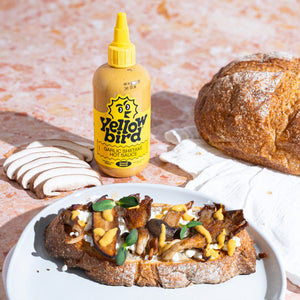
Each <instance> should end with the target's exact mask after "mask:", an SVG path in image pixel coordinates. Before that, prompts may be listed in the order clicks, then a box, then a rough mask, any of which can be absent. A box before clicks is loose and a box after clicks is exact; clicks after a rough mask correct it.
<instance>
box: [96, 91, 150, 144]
mask: <svg viewBox="0 0 300 300" xmlns="http://www.w3.org/2000/svg"><path fill="white" fill-rule="evenodd" d="M107 107H108V115H109V117H104V116H101V117H100V124H101V128H100V130H101V131H103V132H104V133H105V136H104V141H105V142H108V143H116V144H126V143H127V142H128V141H130V142H132V143H136V142H140V141H141V131H142V128H143V127H144V125H145V122H146V120H147V118H149V117H148V114H141V115H140V116H139V114H138V110H137V107H138V106H137V104H136V103H135V99H134V98H129V97H128V96H125V97H121V96H120V95H118V96H117V97H116V98H111V101H110V104H109V105H108V106H107Z"/></svg>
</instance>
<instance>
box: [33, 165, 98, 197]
mask: <svg viewBox="0 0 300 300" xmlns="http://www.w3.org/2000/svg"><path fill="white" fill-rule="evenodd" d="M61 175H89V176H93V177H99V174H98V173H97V172H96V171H95V170H93V169H88V168H81V167H77V168H76V167H60V168H53V169H50V170H47V171H44V172H42V173H40V174H38V175H37V176H36V177H35V178H34V180H32V181H31V184H30V189H31V190H32V191H34V190H35V189H36V188H37V186H38V185H39V184H41V183H42V182H44V181H45V180H48V179H50V178H52V177H56V176H61Z"/></svg>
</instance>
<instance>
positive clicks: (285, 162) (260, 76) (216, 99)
mask: <svg viewBox="0 0 300 300" xmlns="http://www.w3.org/2000/svg"><path fill="white" fill-rule="evenodd" d="M299 96H300V59H299V58H295V57H293V56H292V55H289V54H284V53H276V52H273V53H258V54H253V55H249V56H246V57H243V58H241V59H238V60H235V61H233V62H231V63H229V64H228V65H227V66H225V67H223V68H221V69H220V70H219V72H218V73H217V74H215V76H214V77H213V78H212V80H211V81H210V82H208V83H207V84H206V85H204V87H203V88H202V89H201V90H200V91H199V95H198V99H197V102H196V105H195V112H194V119H195V124H196V127H197V129H198V131H199V133H200V135H201V136H202V137H203V138H204V140H206V141H207V142H208V143H209V144H211V145H212V146H214V147H216V148H218V149H220V150H221V151H223V152H225V153H226V154H229V155H231V156H234V157H237V158H241V159H243V160H246V161H250V162H252V163H255V164H260V165H263V166H267V167H271V168H274V169H277V170H280V171H283V172H287V173H291V174H296V175H299V174H300V143H299V142H300V101H299Z"/></svg>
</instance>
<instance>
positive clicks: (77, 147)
mask: <svg viewBox="0 0 300 300" xmlns="http://www.w3.org/2000/svg"><path fill="white" fill-rule="evenodd" d="M44 146H58V147H62V148H65V149H69V150H70V151H76V152H79V153H81V154H82V155H83V157H84V160H85V161H91V160H92V159H93V152H92V151H91V150H90V149H93V147H94V146H93V145H92V144H89V145H88V144H86V145H82V144H80V143H79V142H78V143H77V142H73V141H68V140H59V139H49V140H48V139H47V140H38V141H35V142H32V143H30V144H29V145H28V146H27V147H26V148H35V147H44ZM91 147H92V148H91Z"/></svg>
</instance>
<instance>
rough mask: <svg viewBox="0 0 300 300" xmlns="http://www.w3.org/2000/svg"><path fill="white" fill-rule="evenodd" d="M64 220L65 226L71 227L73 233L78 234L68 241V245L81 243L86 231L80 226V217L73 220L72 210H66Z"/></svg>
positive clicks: (63, 215)
mask: <svg viewBox="0 0 300 300" xmlns="http://www.w3.org/2000/svg"><path fill="white" fill-rule="evenodd" d="M62 220H63V222H64V224H65V225H69V226H70V227H71V230H72V232H74V233H75V232H76V233H77V234H75V237H73V238H70V239H68V240H66V243H67V244H75V243H78V242H80V241H81V240H82V239H83V237H84V230H83V228H82V227H81V226H80V225H79V224H78V217H76V218H75V219H74V220H72V212H71V211H70V210H65V211H64V212H63V213H62Z"/></svg>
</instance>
